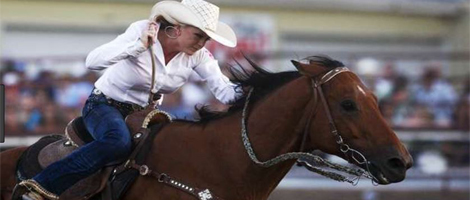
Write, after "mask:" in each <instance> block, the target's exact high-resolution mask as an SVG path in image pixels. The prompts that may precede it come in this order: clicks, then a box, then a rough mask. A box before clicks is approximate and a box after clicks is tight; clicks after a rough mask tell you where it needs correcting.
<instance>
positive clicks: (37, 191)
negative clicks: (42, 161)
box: [11, 179, 59, 200]
mask: <svg viewBox="0 0 470 200" xmlns="http://www.w3.org/2000/svg"><path fill="white" fill-rule="evenodd" d="M28 196H29V198H30V199H34V198H36V199H40V198H41V197H42V198H43V199H50V200H58V199H59V196H57V195H55V194H54V193H52V192H49V191H47V190H46V189H44V188H43V187H42V186H41V185H39V183H37V182H36V181H35V180H33V179H28V180H24V181H21V182H20V183H18V185H16V186H15V188H14V189H13V195H12V197H11V199H12V200H24V199H28ZM23 197H25V198H23Z"/></svg>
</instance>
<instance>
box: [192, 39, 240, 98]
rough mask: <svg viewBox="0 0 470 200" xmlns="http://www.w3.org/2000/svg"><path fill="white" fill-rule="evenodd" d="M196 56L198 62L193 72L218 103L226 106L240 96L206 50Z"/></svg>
mask: <svg viewBox="0 0 470 200" xmlns="http://www.w3.org/2000/svg"><path fill="white" fill-rule="evenodd" d="M196 56H197V59H198V60H199V61H200V62H199V64H198V65H197V66H196V67H195V68H194V70H195V71H196V73H197V74H198V75H199V76H200V77H201V78H202V79H203V81H205V83H206V85H207V87H209V89H210V91H211V92H212V94H214V96H215V97H216V98H217V99H218V100H219V101H220V102H222V103H224V104H228V103H230V102H233V101H235V100H236V99H238V98H239V97H241V96H242V93H239V92H236V91H235V84H233V83H232V82H230V80H229V79H228V78H227V77H226V76H225V75H224V74H223V73H222V71H221V70H220V67H219V64H218V62H217V60H215V59H214V58H213V57H212V54H211V53H210V52H209V51H208V50H207V49H205V48H203V49H201V50H200V51H198V54H197V55H196Z"/></svg>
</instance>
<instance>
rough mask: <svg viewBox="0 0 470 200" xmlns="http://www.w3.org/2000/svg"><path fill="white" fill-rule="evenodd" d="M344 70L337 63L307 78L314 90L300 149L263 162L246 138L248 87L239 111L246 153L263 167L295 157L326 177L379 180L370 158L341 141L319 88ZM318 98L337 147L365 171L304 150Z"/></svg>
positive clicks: (355, 182)
mask: <svg viewBox="0 0 470 200" xmlns="http://www.w3.org/2000/svg"><path fill="white" fill-rule="evenodd" d="M343 72H349V69H348V68H346V67H337V68H334V69H332V70H330V71H328V72H327V73H326V74H325V75H323V76H322V77H321V78H320V79H319V80H316V79H315V78H310V80H311V87H312V90H313V94H312V95H313V97H312V99H311V100H310V102H311V103H310V102H309V103H308V104H307V105H313V106H312V109H311V110H310V113H309V114H308V118H307V122H306V123H307V124H306V125H305V128H304V133H303V136H302V142H301V147H300V151H299V152H290V153H286V154H282V155H279V156H277V157H275V158H273V159H270V160H268V161H264V162H263V161H260V160H259V159H258V158H257V157H256V155H255V153H254V150H253V148H252V145H251V142H250V141H249V138H248V133H247V126H246V112H247V110H248V104H249V100H250V97H251V95H252V93H253V90H254V89H253V88H252V89H251V90H250V91H249V93H248V95H247V98H246V102H245V106H244V108H243V112H242V140H243V144H244V146H245V149H246V151H247V152H248V155H249V156H250V158H251V160H252V161H253V162H254V163H256V164H258V165H260V166H262V167H271V166H273V165H275V164H277V163H280V162H282V161H286V160H290V159H298V161H297V163H298V164H300V165H302V166H305V167H306V168H307V169H309V170H310V171H313V172H315V173H318V174H320V175H323V176H326V177H329V178H332V179H335V180H338V181H346V182H349V183H352V184H353V185H355V184H357V181H358V180H359V179H360V177H362V176H364V177H366V178H369V179H371V180H372V182H373V183H374V184H375V183H377V182H378V181H377V179H376V178H375V177H374V176H373V175H372V174H371V173H370V170H369V165H370V162H369V161H368V160H367V159H366V157H365V156H364V155H363V154H362V153H360V152H359V151H357V150H355V149H353V148H351V147H350V146H349V145H348V144H346V143H344V140H343V138H342V137H341V135H340V133H339V132H338V130H337V128H336V125H335V122H334V120H333V117H332V115H331V112H330V109H329V106H328V102H327V100H326V98H325V95H324V93H323V90H322V85H323V84H325V83H327V82H328V81H330V80H331V79H333V78H334V77H335V76H337V75H338V74H341V73H343ZM318 98H320V102H321V104H323V107H324V110H325V114H326V117H327V118H328V121H329V127H330V132H331V134H333V136H334V137H335V141H336V143H337V144H338V145H339V149H340V151H341V152H343V153H344V154H345V156H346V157H347V158H348V159H353V160H354V161H355V162H356V163H357V164H359V165H365V166H366V169H367V171H364V170H362V169H352V168H348V167H345V166H341V165H338V164H334V163H330V162H329V161H326V160H324V159H322V158H321V157H319V156H317V155H314V154H311V153H307V152H304V151H305V145H306V141H307V138H308V135H309V134H308V133H309V130H310V124H311V121H312V118H313V116H315V110H316V109H315V108H316V107H317V106H316V105H317V103H318V102H319V101H318ZM348 153H349V154H348ZM358 158H359V159H358ZM318 166H322V167H328V168H332V169H335V170H337V171H342V172H345V173H348V174H352V175H355V176H357V177H356V178H355V179H349V178H347V177H345V176H343V175H341V174H338V173H335V172H331V171H325V170H323V169H320V168H318Z"/></svg>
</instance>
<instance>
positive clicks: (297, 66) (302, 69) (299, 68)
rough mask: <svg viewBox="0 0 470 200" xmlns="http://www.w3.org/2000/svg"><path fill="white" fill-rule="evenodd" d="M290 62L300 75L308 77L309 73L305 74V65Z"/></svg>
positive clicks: (293, 61)
mask: <svg viewBox="0 0 470 200" xmlns="http://www.w3.org/2000/svg"><path fill="white" fill-rule="evenodd" d="M290 62H292V64H293V65H294V66H295V68H297V70H298V71H299V73H300V74H302V75H305V76H310V75H309V73H308V72H307V69H306V68H307V66H306V65H304V64H302V63H300V62H298V61H295V60H291V61H290Z"/></svg>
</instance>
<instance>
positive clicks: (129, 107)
mask: <svg viewBox="0 0 470 200" xmlns="http://www.w3.org/2000/svg"><path fill="white" fill-rule="evenodd" d="M93 94H95V95H103V96H104V97H105V98H106V100H107V102H108V104H109V105H111V106H113V107H115V108H116V109H118V110H119V111H121V112H124V113H128V114H130V113H132V112H136V111H141V110H143V109H144V108H143V107H142V106H139V105H137V104H134V103H123V102H120V101H116V100H114V99H112V98H111V97H108V96H106V95H105V94H104V93H103V92H101V90H99V89H97V88H94V89H93Z"/></svg>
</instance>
